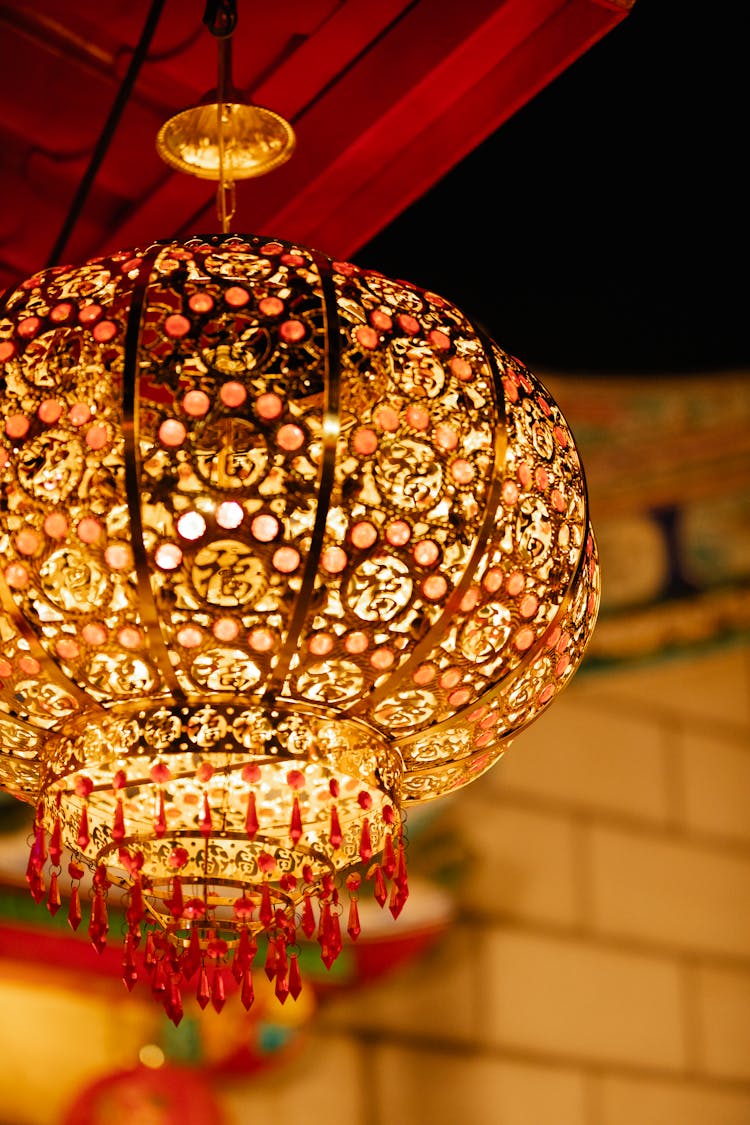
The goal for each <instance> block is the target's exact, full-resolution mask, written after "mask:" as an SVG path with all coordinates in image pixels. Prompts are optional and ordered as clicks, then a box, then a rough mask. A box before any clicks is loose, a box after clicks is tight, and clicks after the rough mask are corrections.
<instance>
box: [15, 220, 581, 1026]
mask: <svg viewBox="0 0 750 1125" xmlns="http://www.w3.org/2000/svg"><path fill="white" fill-rule="evenodd" d="M0 361H2V376H3V379H4V393H3V397H2V406H1V411H0V429H1V430H2V435H1V436H2V441H1V444H0V461H1V462H2V470H1V471H2V499H3V513H2V525H1V527H0V596H1V598H2V612H1V613H0V635H1V637H2V650H1V655H0V681H1V682H2V689H1V691H0V708H1V710H0V785H2V787H4V788H5V789H7V790H8V791H9V792H11V793H13V794H14V795H16V796H17V797H19V798H20V799H22V800H25V801H28V802H31V803H32V804H33V805H34V806H35V808H36V817H35V829H34V831H35V836H34V842H33V846H32V849H31V856H30V861H29V867H28V881H29V885H30V888H31V892H32V894H33V896H34V898H36V899H37V900H42V899H46V902H47V906H48V908H49V910H50V911H52V912H54V911H56V910H57V909H58V907H59V906H60V903H61V887H62V885H63V884H67V885H68V886H69V908H68V909H69V920H70V924H71V925H72V926H73V928H76V927H78V925H79V923H80V922H81V919H82V913H83V911H82V906H81V894H80V893H79V889H78V887H79V881H80V880H81V879H82V878H83V877H84V871H85V869H86V868H90V869H91V870H92V871H93V880H92V884H91V892H90V898H91V904H90V910H89V911H88V921H87V925H88V932H89V935H90V937H91V940H92V942H93V944H94V945H95V947H96V948H97V949H101V948H103V946H104V944H105V942H106V940H107V931H108V926H109V922H108V912H107V906H108V902H109V901H111V900H112V899H113V895H114V890H115V889H117V890H118V892H119V893H118V895H117V901H118V902H121V903H122V907H123V909H124V918H125V921H124V924H123V930H124V940H123V945H124V959H123V966H124V977H125V981H126V983H127V984H128V986H129V987H132V986H133V984H134V982H135V980H136V979H137V977H138V976H143V977H145V978H146V979H147V980H148V981H149V983H150V987H151V988H152V990H153V992H154V994H155V995H156V996H157V997H158V998H159V999H160V1000H161V1001H162V1002H163V1004H164V1007H165V1009H166V1011H167V1013H168V1015H169V1016H170V1018H172V1019H173V1020H174V1021H175V1022H179V1019H180V1016H181V1012H182V999H181V997H182V993H183V990H184V989H185V988H186V987H190V989H191V990H195V992H196V995H197V997H198V1000H199V1002H200V1003H201V1004H202V1005H204V1006H205V1005H206V1004H207V1003H208V1002H209V1001H210V1002H212V1003H213V1004H214V1006H215V1007H216V1008H217V1009H220V1008H221V1007H222V1005H223V1003H224V998H225V994H226V992H227V990H228V986H229V985H232V983H233V981H234V980H236V981H237V983H238V985H239V990H240V994H241V998H242V1001H243V1002H244V1003H245V1005H246V1006H249V1005H250V1004H251V1003H252V995H253V988H252V964H253V960H254V958H256V948H257V946H258V943H259V941H260V940H261V939H262V949H261V951H260V953H258V954H257V959H259V962H260V963H263V964H264V965H265V968H266V971H267V972H268V974H269V975H270V976H272V977H273V978H274V979H275V982H276V991H277V995H278V996H279V997H280V998H281V999H282V1000H283V999H284V998H285V997H286V995H287V994H291V995H293V996H296V995H297V993H298V991H299V988H300V973H299V965H298V958H297V955H298V952H299V946H298V941H300V940H302V939H301V937H300V936H299V934H300V932H301V934H303V935H304V937H305V938H307V939H308V940H310V941H313V940H317V941H318V942H319V943H320V947H321V955H322V959H323V961H324V963H325V964H326V965H328V966H330V965H331V964H332V962H333V961H334V960H335V958H336V956H337V955H338V953H339V951H340V949H341V947H342V941H343V940H344V939H343V937H342V929H343V928H344V927H345V928H346V929H347V930H348V933H349V936H350V938H351V939H352V940H355V939H356V937H357V935H358V933H359V917H358V911H357V896H358V894H359V892H360V888H361V887H364V886H365V885H367V884H371V886H372V893H373V894H374V896H375V898H376V899H377V901H378V902H379V903H380V904H381V905H386V904H387V905H388V906H389V908H390V910H391V911H392V913H393V914H394V916H395V915H397V914H398V913H399V911H400V910H401V908H402V906H403V904H404V902H405V900H406V897H407V891H408V888H407V876H406V861H405V836H404V829H403V816H404V811H405V810H406V809H407V808H408V806H409V805H410V804H412V803H413V802H418V801H428V800H432V799H433V798H436V797H440V796H441V795H443V794H447V793H452V792H454V791H455V790H457V789H459V788H460V787H461V786H463V785H465V784H467V783H468V782H469V781H471V780H473V779H474V778H476V777H478V776H479V775H480V774H482V773H483V772H484V771H485V770H486V769H487V768H488V767H489V766H491V765H492V764H493V763H494V762H496V761H497V760H498V759H499V758H500V756H501V755H502V754H503V752H504V750H505V749H506V747H507V746H508V744H509V742H510V740H511V739H512V738H513V737H514V736H515V735H516V734H517V733H518V732H519V731H520V730H521V729H522V728H523V727H524V726H526V725H528V724H529V723H531V722H532V721H533V720H534V719H536V718H537V717H538V716H539V715H540V714H541V713H542V712H543V710H544V709H545V708H546V707H547V706H548V705H549V703H550V702H551V701H552V699H553V698H554V697H555V695H556V694H557V693H558V692H559V691H560V689H561V688H562V687H563V686H564V685H565V684H566V683H567V682H568V681H569V680H570V678H571V676H572V675H573V672H574V670H575V668H576V666H577V665H578V663H579V661H580V660H581V657H582V655H583V651H584V648H585V645H586V642H587V640H588V637H589V635H590V633H591V630H592V628H593V625H594V621H595V617H596V612H597V607H598V596H599V586H598V567H597V559H596V550H595V545H594V540H593V536H592V533H591V530H590V527H589V523H588V514H587V501H586V493H585V486H584V478H583V473H582V470H581V465H580V462H579V459H578V455H577V453H576V449H575V445H574V442H573V439H572V437H571V433H570V431H569V429H568V426H567V425H566V423H565V420H564V418H563V417H562V415H561V412H560V410H559V409H558V407H557V406H556V404H555V403H554V402H553V400H552V399H551V397H550V395H549V394H548V393H547V391H546V390H545V388H544V387H543V386H542V385H541V384H540V383H539V382H538V381H537V380H536V379H535V378H534V376H533V375H532V374H531V373H530V372H529V371H527V370H526V369H525V368H524V367H523V366H522V365H521V364H520V363H519V362H518V361H517V360H515V359H513V358H511V357H510V356H508V355H506V354H505V353H504V352H503V351H501V350H500V348H498V347H497V346H496V345H495V344H494V343H492V342H491V341H490V340H489V339H487V338H486V337H485V336H484V335H483V333H482V332H481V331H480V330H478V329H477V328H476V327H475V326H474V325H473V324H472V323H471V321H470V320H469V319H467V317H466V316H465V315H464V314H463V313H462V312H461V311H460V310H459V309H457V308H455V307H454V306H453V305H452V304H450V303H449V302H448V301H446V300H444V299H442V298H441V297H439V296H437V295H436V294H434V293H429V292H423V291H421V290H419V289H417V288H415V287H413V286H410V285H409V284H407V283H405V282H394V281H389V280H387V279H386V278H384V277H383V276H381V275H380V274H377V273H373V272H368V271H365V270H361V269H359V268H357V267H355V266H353V265H351V264H348V263H345V262H335V261H331V260H330V259H328V258H326V257H325V256H323V255H321V254H319V253H316V252H312V251H310V250H308V249H305V248H303V247H300V246H296V245H291V244H289V243H285V242H282V241H276V240H270V239H267V238H266V239H264V238H261V237H255V236H240V235H236V234H233V235H214V236H210V237H206V238H195V239H192V240H190V241H188V242H184V243H181V242H172V243H167V244H159V245H154V246H151V247H150V248H149V249H147V250H146V251H145V252H139V251H126V252H123V253H118V254H114V255H113V256H112V257H108V258H99V259H96V260H94V261H91V262H89V263H87V264H86V265H84V266H82V267H80V268H76V269H72V268H69V267H64V268H54V269H50V270H47V271H46V272H45V273H42V274H40V275H39V276H36V277H33V278H31V279H30V280H29V281H26V282H24V283H23V284H22V285H20V286H19V287H18V288H17V289H16V290H15V292H12V293H10V294H9V295H8V296H7V298H6V302H5V307H4V309H3V310H2V312H1V313H0ZM345 899H346V900H348V904H347V902H345V901H342V900H345ZM342 913H344V917H343V919H340V915H341V914H342Z"/></svg>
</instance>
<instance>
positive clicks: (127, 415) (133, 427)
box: [122, 244, 185, 700]
mask: <svg viewBox="0 0 750 1125" xmlns="http://www.w3.org/2000/svg"><path fill="white" fill-rule="evenodd" d="M161 250H162V246H161V244H156V245H154V246H152V247H151V249H150V250H149V251H148V253H147V254H144V256H143V264H142V265H141V272H140V276H139V278H138V281H137V282H136V284H135V286H134V287H133V296H132V299H131V302H130V309H129V312H128V326H127V332H126V336H125V364H124V367H125V369H124V372H123V394H122V430H123V437H124V442H125V494H126V497H127V503H128V512H129V514H130V530H131V546H132V551H133V562H134V566H135V573H136V585H137V590H138V615H139V618H140V622H141V625H142V626H143V628H144V629H145V631H146V641H147V644H148V650H149V653H150V654H151V656H152V657H153V659H154V660H155V662H156V664H157V666H158V668H159V671H160V673H161V676H162V682H163V683H164V685H165V686H166V687H167V689H168V690H169V692H170V693H171V695H172V697H173V698H174V699H175V700H182V699H184V698H185V694H184V692H183V690H182V688H181V687H180V684H179V682H178V680H177V677H176V675H175V672H174V668H173V667H172V664H171V661H170V659H169V653H168V651H167V647H166V645H165V643H164V637H163V636H162V632H161V628H160V626H159V614H158V612H157V609H156V601H155V598H154V592H153V589H152V588H151V579H150V575H149V566H148V558H147V556H146V547H145V544H144V542H143V523H142V520H141V493H140V453H139V449H138V411H139V394H138V390H139V383H140V363H139V354H140V344H141V329H142V318H143V310H144V306H145V303H146V294H147V291H148V285H149V281H150V279H151V270H152V268H153V266H154V263H155V262H156V259H157V257H158V256H159V253H160V251H161Z"/></svg>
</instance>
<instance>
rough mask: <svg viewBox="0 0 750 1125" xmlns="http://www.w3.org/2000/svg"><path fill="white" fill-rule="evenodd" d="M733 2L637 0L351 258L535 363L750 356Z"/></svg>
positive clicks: (710, 360)
mask: <svg viewBox="0 0 750 1125" xmlns="http://www.w3.org/2000/svg"><path fill="white" fill-rule="evenodd" d="M741 7H742V6H738V8H737V10H736V12H735V13H733V12H732V11H730V10H729V9H730V8H731V6H730V5H725V4H720V5H715V6H712V5H708V4H705V3H704V4H696V3H693V2H692V0H691V2H687V0H684V2H683V3H682V4H676V3H672V2H670V0H636V4H635V7H634V8H633V10H632V12H631V13H630V14H629V15H628V16H627V18H626V19H625V20H624V21H623V22H622V23H621V24H620V25H619V26H618V27H616V28H615V29H614V30H613V31H611V32H609V33H608V35H606V36H605V38H604V39H602V40H601V41H600V42H599V43H598V44H596V45H595V46H594V47H592V48H591V49H590V50H589V51H588V52H587V53H586V54H585V55H583V56H582V57H581V58H580V59H578V60H577V61H576V62H575V63H573V64H572V66H571V67H570V68H569V69H568V70H567V71H565V72H564V73H563V74H562V75H561V76H560V77H558V78H557V79H555V80H554V81H553V82H552V83H551V84H550V85H549V86H547V87H546V88H545V89H544V90H543V91H542V92H541V93H540V94H538V95H537V96H536V97H535V98H534V99H533V100H532V101H531V102H530V103H529V104H528V105H527V106H525V107H524V108H523V109H521V110H520V111H519V112H518V113H517V114H515V115H514V117H513V118H512V119H511V120H510V121H508V122H507V123H506V124H505V125H503V126H502V127H501V128H500V129H499V130H498V131H497V133H495V134H494V136H492V137H490V138H489V139H488V140H487V141H486V142H485V143H484V144H483V145H482V146H481V147H480V148H479V149H477V150H475V152H473V153H472V154H471V155H470V156H469V158H468V159H466V160H465V161H464V162H463V164H462V165H461V166H460V167H458V168H456V169H454V170H453V171H452V172H451V173H449V174H448V175H447V176H446V177H445V178H444V179H443V180H442V181H440V183H438V184H437V185H436V186H435V187H434V188H433V190H432V191H431V192H429V193H428V195H427V196H425V197H424V198H423V199H422V200H420V201H419V202H417V203H416V204H415V205H413V206H412V207H411V208H410V209H409V210H407V211H406V212H405V213H404V214H402V215H401V216H400V217H399V218H398V220H397V221H396V222H394V223H393V224H392V225H391V226H390V227H389V228H388V229H387V230H386V231H384V232H382V233H381V234H380V235H379V236H378V237H376V238H375V239H373V240H372V241H371V242H370V243H369V244H368V245H367V246H365V247H363V248H362V250H361V251H360V253H359V254H358V255H357V261H358V262H359V263H360V264H362V265H366V266H370V267H372V268H375V269H380V270H382V271H383V272H384V273H387V274H390V275H391V276H396V277H407V278H409V280H411V281H413V282H415V283H416V284H418V285H422V286H424V287H425V288H429V289H433V290H435V291H436V292H438V293H442V294H443V295H444V296H446V297H450V298H452V299H453V300H454V301H455V302H456V303H457V304H458V305H460V306H461V307H462V308H464V309H465V310H466V311H467V312H468V313H470V314H471V315H472V316H474V317H475V318H476V319H478V320H479V321H480V322H482V323H483V324H484V326H485V328H486V329H487V330H488V331H489V332H490V334H491V335H492V336H494V337H495V339H496V340H497V341H498V343H499V344H500V345H501V346H502V347H504V348H505V349H506V350H507V351H510V352H512V353H513V354H515V355H517V356H519V358H521V359H523V360H524V362H526V363H527V364H528V365H529V366H531V367H532V368H536V369H542V368H545V369H547V370H558V371H570V372H574V371H577V372H580V373H584V372H585V373H595V372H597V371H601V372H602V373H606V372H611V373H615V372H617V373H634V374H635V373H638V374H657V373H668V372H673V373H679V372H682V373H688V372H695V371H706V372H717V371H720V370H722V369H724V370H726V369H737V368H745V367H748V368H750V346H749V345H748V333H747V331H746V328H745V324H746V320H747V312H746V305H747V294H748V288H747V284H746V273H747V260H748V239H747V219H746V213H747V208H748V203H747V195H748V176H747V171H746V169H745V162H746V159H747V155H746V150H747V147H748V141H747V123H746V111H747V97H746V94H745V90H744V79H743V77H742V75H743V73H746V72H747V71H746V63H744V61H743V60H741V62H740V65H738V66H735V65H734V63H733V61H732V56H733V55H734V54H735V53H736V51H737V47H738V46H740V47H741V45H742V43H743V42H745V41H746V32H745V31H744V29H743V28H741V27H740V20H741V18H742V17H741V14H740V9H741ZM720 21H721V22H720ZM743 63H744V65H743Z"/></svg>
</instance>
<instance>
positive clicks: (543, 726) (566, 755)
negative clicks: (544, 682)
mask: <svg viewBox="0 0 750 1125" xmlns="http://www.w3.org/2000/svg"><path fill="white" fill-rule="evenodd" d="M576 688H577V684H573V685H572V686H571V687H570V688H569V689H567V690H566V692H565V694H564V695H563V696H562V698H561V699H559V700H558V701H557V702H556V703H554V704H553V706H552V707H551V708H550V710H549V711H548V712H547V713H546V714H545V715H544V716H543V717H542V718H541V719H539V721H538V722H537V723H535V724H534V725H533V726H532V727H530V728H529V730H528V731H526V732H525V733H523V734H521V735H519V737H518V739H517V740H516V741H515V742H514V744H513V745H512V746H511V748H510V750H509V751H508V753H507V754H506V755H505V757H504V758H503V759H502V761H501V762H500V763H499V764H498V765H497V766H496V767H495V769H493V770H491V771H490V772H489V773H488V774H487V775H486V776H485V777H484V778H482V780H481V781H480V782H478V784H480V785H487V786H489V787H494V788H496V789H497V791H498V792H500V793H503V792H508V793H523V794H528V795H532V796H538V797H541V798H543V799H544V800H552V801H559V802H562V803H564V804H566V805H571V806H573V807H576V808H584V809H596V810H602V811H604V812H612V813H616V814H624V815H626V816H632V817H636V818H638V819H644V820H649V821H656V822H663V821H664V820H665V819H666V817H667V813H668V793H667V788H666V785H667V780H666V778H667V775H666V771H665V768H664V760H663V754H664V731H663V729H662V727H660V726H659V725H658V724H657V723H655V722H654V721H653V720H652V719H651V718H649V717H638V715H636V714H627V713H625V712H624V709H623V710H622V711H619V710H618V711H615V712H614V713H613V711H612V710H611V709H608V708H602V707H590V706H586V705H585V704H584V703H583V702H582V701H581V694H580V693H576Z"/></svg>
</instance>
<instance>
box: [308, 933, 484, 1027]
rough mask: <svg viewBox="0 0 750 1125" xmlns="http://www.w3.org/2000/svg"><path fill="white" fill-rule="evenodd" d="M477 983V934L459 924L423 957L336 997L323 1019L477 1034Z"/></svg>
mask: <svg viewBox="0 0 750 1125" xmlns="http://www.w3.org/2000/svg"><path fill="white" fill-rule="evenodd" d="M477 987H478V984H477V954H476V938H475V935H474V934H473V933H469V932H468V931H467V930H465V929H463V928H462V927H460V926H458V925H454V926H452V927H451V928H450V929H449V931H448V932H447V933H446V934H445V936H444V937H443V938H442V939H440V940H439V942H438V943H437V944H436V945H435V946H434V947H433V948H431V949H429V950H428V951H427V952H425V953H423V954H421V956H420V957H419V958H418V959H417V960H415V961H413V962H411V963H409V964H407V965H406V966H405V967H403V968H401V969H397V970H395V971H393V972H392V973H386V974H384V975H383V976H380V977H378V978H377V979H376V980H374V981H373V982H372V983H371V984H370V985H368V986H366V987H362V988H357V989H356V990H355V991H352V992H348V993H346V994H344V995H343V996H341V997H338V998H336V997H331V999H330V1000H329V1001H327V1002H326V1005H325V1008H324V1009H321V1012H320V1015H319V1016H318V1019H319V1020H321V1021H323V1023H324V1025H325V1026H326V1027H331V1028H336V1029H341V1030H343V1029H354V1030H358V1031H375V1032H382V1033H386V1034H387V1033H389V1032H391V1033H395V1034H400V1035H418V1036H420V1037H422V1036H427V1037H429V1038H435V1039H445V1040H448V1041H449V1042H450V1041H456V1040H473V1039H474V1038H475V1037H476V1034H477V1027H478V1024H477V1008H476V993H477Z"/></svg>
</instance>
